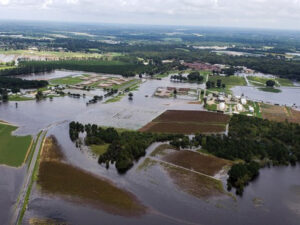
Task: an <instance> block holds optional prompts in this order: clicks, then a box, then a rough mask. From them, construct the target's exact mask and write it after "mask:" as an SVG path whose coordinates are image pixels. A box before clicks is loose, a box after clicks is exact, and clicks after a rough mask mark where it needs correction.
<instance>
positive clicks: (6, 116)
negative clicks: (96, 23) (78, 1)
mask: <svg viewBox="0 0 300 225" xmlns="http://www.w3.org/2000/svg"><path fill="white" fill-rule="evenodd" d="M74 74H80V72H67V71H56V72H54V73H50V74H45V75H38V76H43V79H50V78H49V77H51V78H58V77H63V76H68V75H74ZM28 79H36V77H31V78H28ZM39 79H40V78H39ZM161 86H172V87H174V86H177V87H189V88H201V87H203V85H197V84H187V83H184V84H182V83H171V82H170V81H169V79H168V78H165V79H163V80H161V81H159V80H143V83H142V84H141V85H140V87H139V89H138V90H136V91H133V100H132V101H130V100H128V97H127V96H125V97H124V98H123V99H122V100H121V101H119V102H114V103H109V104H103V103H97V104H93V105H89V106H86V102H87V100H88V99H89V96H87V98H86V99H83V98H81V99H75V98H70V97H67V96H66V97H59V98H54V99H53V101H50V100H44V101H40V102H36V101H27V102H19V104H18V108H16V106H15V103H14V102H10V103H7V104H1V105H0V120H3V121H7V122H10V123H13V124H15V125H18V126H19V127H20V128H19V129H18V130H17V131H16V132H15V134H19V135H25V134H36V133H38V131H39V130H41V129H43V128H45V127H50V130H49V132H48V137H50V136H51V135H53V136H54V137H55V138H56V140H57V143H58V144H59V145H60V147H61V151H62V153H63V154H64V156H65V161H66V163H67V164H68V165H70V166H71V168H75V167H76V171H77V170H78V171H77V172H78V173H80V172H79V171H82V170H84V171H86V172H87V173H89V174H92V175H93V176H97V177H101V178H103V179H107V180H109V181H110V182H111V183H112V185H114V186H115V187H117V188H118V189H121V190H124V192H126V193H127V192H128V193H130V195H131V196H133V197H134V198H135V199H136V200H137V201H138V202H140V203H141V204H142V205H143V206H145V207H146V208H147V211H146V212H145V213H144V214H141V215H139V216H134V217H126V216H124V215H122V214H121V215H120V214H116V213H114V212H111V211H109V210H104V209H103V208H101V207H100V208H99V207H94V205H93V204H89V203H88V202H84V201H78V199H77V200H76V199H73V198H72V196H68V197H67V198H65V197H61V196H60V195H53V194H50V193H49V192H43V191H42V190H43V187H42V186H43V185H42V184H38V183H35V185H34V187H33V190H32V193H31V196H30V201H29V204H28V209H27V211H26V214H25V217H24V221H23V222H24V224H29V222H30V221H38V220H39V219H46V220H47V219H48V220H50V221H58V222H67V223H69V224H87V225H93V224H104V225H105V224H145V225H148V224H149V225H150V224H151V225H152V224H166V225H168V224H178V225H179V224H203V225H216V224H228V225H229V224H245V225H254V224H258V223H260V224H261V223H262V221H267V223H270V224H291V225H294V224H295V225H296V224H299V219H300V214H299V207H300V197H299V189H300V188H299V187H300V179H299V173H300V166H295V167H276V168H271V169H267V168H266V169H263V170H261V173H260V176H259V177H258V178H257V180H256V181H255V182H253V183H251V184H250V185H249V186H248V187H247V188H246V189H245V193H244V195H243V197H242V198H240V197H237V199H236V200H235V199H234V198H232V197H229V196H228V195H222V194H221V195H219V194H217V195H216V194H213V195H212V196H210V198H208V199H202V198H199V196H198V197H197V196H195V194H194V193H195V189H192V190H191V188H190V187H191V186H185V187H182V186H180V185H179V184H178V183H177V182H176V180H174V169H172V168H165V166H163V165H161V164H160V163H155V164H152V165H149V166H146V167H145V168H143V169H139V167H140V165H141V164H142V163H143V162H144V160H145V157H144V158H141V159H140V160H139V162H137V163H136V165H135V166H134V167H133V168H132V169H131V170H129V171H128V172H127V173H126V174H125V175H119V174H118V173H117V171H116V170H114V169H110V170H106V168H105V166H100V165H99V164H98V162H97V158H95V157H94V156H93V154H91V152H90V151H89V150H88V149H82V150H80V149H78V148H76V147H75V145H74V143H73V142H71V140H70V138H69V132H68V131H69V126H68V124H69V122H70V121H72V120H75V121H79V122H82V123H85V124H86V123H96V124H98V125H102V126H114V127H119V128H127V129H135V130H137V129H140V128H141V127H143V126H144V125H146V124H147V123H149V122H150V121H152V120H153V119H154V118H156V117H157V116H159V115H160V114H161V113H162V112H164V111H165V110H171V109H175V110H176V109H184V110H202V109H203V108H202V106H201V105H200V104H188V101H186V100H182V99H174V98H170V99H161V98H155V97H153V94H154V92H155V90H156V89H157V88H158V87H161ZM249 88H250V87H249ZM238 90H239V89H238ZM238 90H236V91H238ZM287 90H288V89H287ZM293 90H294V91H295V90H296V91H297V90H298V89H293ZM251 93H252V92H251V89H249V92H248V93H247V94H248V95H250V94H251ZM259 93H260V95H258V97H259V98H264V96H266V95H267V94H269V93H264V92H259ZM284 93H285V91H283V92H282V93H280V94H279V96H280V95H281V94H284ZM294 93H295V92H291V93H290V94H287V93H286V94H287V96H288V98H289V99H285V101H288V100H289V101H293V100H295V101H296V100H297V96H295V97H294V95H295V94H294ZM297 93H298V92H297ZM299 93H300V92H299ZM247 94H246V93H245V95H247ZM276 96H278V94H276ZM254 97H255V96H254ZM282 98H284V97H282ZM275 100H276V99H275ZM268 101H270V99H268ZM297 101H298V103H299V100H297ZM292 104H293V103H292ZM157 146H159V143H155V144H152V145H151V146H150V147H149V148H148V150H147V155H146V157H147V156H149V155H150V154H151V152H152V151H153V150H155V149H156V147H157ZM42 169H43V168H42ZM212 170H213V171H214V168H213V169H212ZM25 172H26V168H23V169H22V168H21V169H13V168H8V167H2V166H0V176H1V177H2V179H1V181H0V191H1V193H2V194H1V199H0V207H1V209H2V211H1V212H0V223H1V224H7V223H8V221H9V215H10V214H9V213H10V211H11V210H12V209H13V205H14V203H15V202H16V200H17V198H18V193H19V191H20V188H21V185H22V179H23V177H24V174H25ZM214 172H215V171H214ZM191 176H195V175H194V174H192V175H191ZM181 177H182V179H183V178H184V176H181ZM91 179H92V178H91ZM197 179H198V178H197V177H195V179H194V180H197ZM197 182H198V181H197ZM199 182H203V181H199ZM202 184H203V183H202ZM192 187H193V188H194V187H195V185H194V184H192ZM200 188H203V187H202V186H201V187H200ZM225 189H226V187H225ZM188 190H191V191H188ZM196 191H197V190H196ZM258 203H259V204H258ZM279 212H280V213H279Z"/></svg>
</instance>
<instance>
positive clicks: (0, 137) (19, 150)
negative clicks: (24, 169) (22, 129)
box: [0, 123, 32, 167]
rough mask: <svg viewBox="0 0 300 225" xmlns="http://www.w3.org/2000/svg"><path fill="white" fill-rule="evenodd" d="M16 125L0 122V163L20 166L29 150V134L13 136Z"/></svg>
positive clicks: (30, 139)
mask: <svg viewBox="0 0 300 225" xmlns="http://www.w3.org/2000/svg"><path fill="white" fill-rule="evenodd" d="M16 129H17V127H15V126H11V125H7V124H1V123H0V164H4V165H7V166H12V167H19V166H22V164H23V163H24V161H25V160H26V156H27V153H28V152H29V150H30V144H31V141H32V138H31V136H13V135H12V132H13V131H15V130H16Z"/></svg>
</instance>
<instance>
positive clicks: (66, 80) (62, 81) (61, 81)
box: [50, 76, 82, 85]
mask: <svg viewBox="0 0 300 225" xmlns="http://www.w3.org/2000/svg"><path fill="white" fill-rule="evenodd" d="M80 82H82V79H81V77H80V76H76V77H72V76H70V77H62V78H58V79H53V80H51V81H50V83H51V84H53V85H75V84H78V83H80Z"/></svg>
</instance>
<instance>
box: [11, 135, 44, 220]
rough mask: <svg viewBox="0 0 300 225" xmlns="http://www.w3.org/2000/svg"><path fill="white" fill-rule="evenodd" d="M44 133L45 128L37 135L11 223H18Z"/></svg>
mask: <svg viewBox="0 0 300 225" xmlns="http://www.w3.org/2000/svg"><path fill="white" fill-rule="evenodd" d="M46 133H47V130H44V131H43V132H42V134H41V135H40V136H39V139H38V140H36V141H37V145H36V148H35V149H34V153H33V157H32V161H31V164H30V165H29V169H28V172H27V175H26V177H25V180H24V184H23V186H22V189H21V191H20V194H19V199H18V202H17V203H16V208H15V211H14V213H13V216H12V220H11V224H12V225H15V224H18V221H19V218H20V216H21V211H22V208H23V205H24V202H25V198H26V194H27V190H28V188H29V186H30V183H31V179H32V175H33V171H34V167H35V164H36V161H37V157H38V155H39V150H40V147H41V145H42V142H43V140H44V136H45V134H46Z"/></svg>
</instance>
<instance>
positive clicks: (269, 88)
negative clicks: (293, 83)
mask: <svg viewBox="0 0 300 225" xmlns="http://www.w3.org/2000/svg"><path fill="white" fill-rule="evenodd" d="M258 90H260V91H264V92H271V93H280V92H281V90H280V89H277V88H272V87H263V88H258Z"/></svg>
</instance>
